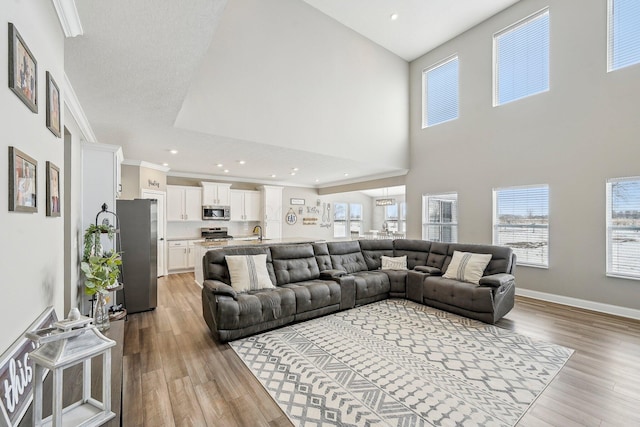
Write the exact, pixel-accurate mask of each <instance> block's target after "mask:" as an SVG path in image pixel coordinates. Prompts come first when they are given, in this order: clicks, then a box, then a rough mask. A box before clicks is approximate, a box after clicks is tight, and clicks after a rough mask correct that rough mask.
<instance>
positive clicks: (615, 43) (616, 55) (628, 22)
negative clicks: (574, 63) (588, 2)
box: [607, 0, 640, 71]
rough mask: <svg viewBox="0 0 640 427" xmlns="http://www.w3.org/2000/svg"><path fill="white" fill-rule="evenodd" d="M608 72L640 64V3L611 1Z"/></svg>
mask: <svg viewBox="0 0 640 427" xmlns="http://www.w3.org/2000/svg"><path fill="white" fill-rule="evenodd" d="M607 56H608V59H609V61H608V62H609V64H608V70H609V71H614V70H617V69H619V68H624V67H627V66H629V65H633V64H637V63H639V62H640V1H638V0H609V37H608V54H607Z"/></svg>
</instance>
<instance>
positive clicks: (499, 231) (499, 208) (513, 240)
mask: <svg viewBox="0 0 640 427" xmlns="http://www.w3.org/2000/svg"><path fill="white" fill-rule="evenodd" d="M493 206H494V208H493V244H495V245H502V246H509V247H510V248H511V249H513V251H514V253H515V254H516V256H517V258H518V264H519V265H530V266H535V267H548V266H549V186H548V185H536V186H527V187H508V188H499V189H495V190H493Z"/></svg>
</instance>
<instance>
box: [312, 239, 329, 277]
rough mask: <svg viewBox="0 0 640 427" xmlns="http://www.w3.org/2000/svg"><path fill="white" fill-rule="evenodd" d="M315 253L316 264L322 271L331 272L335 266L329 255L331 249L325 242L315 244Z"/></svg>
mask: <svg viewBox="0 0 640 427" xmlns="http://www.w3.org/2000/svg"><path fill="white" fill-rule="evenodd" d="M313 253H314V254H315V256H316V262H317V263H318V268H319V269H320V271H325V270H331V269H333V265H332V264H331V256H330V255H329V248H328V247H327V244H326V243H324V242H321V243H314V244H313Z"/></svg>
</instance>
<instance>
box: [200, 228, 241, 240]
mask: <svg viewBox="0 0 640 427" xmlns="http://www.w3.org/2000/svg"><path fill="white" fill-rule="evenodd" d="M200 236H201V237H202V238H204V240H206V241H207V242H219V241H223V240H229V239H233V236H230V235H229V234H228V233H227V227H202V228H201V229H200Z"/></svg>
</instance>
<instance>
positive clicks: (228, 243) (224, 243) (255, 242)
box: [195, 237, 324, 248]
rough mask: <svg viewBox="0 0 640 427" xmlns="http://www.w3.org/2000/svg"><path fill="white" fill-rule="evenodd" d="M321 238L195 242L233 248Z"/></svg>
mask: <svg viewBox="0 0 640 427" xmlns="http://www.w3.org/2000/svg"><path fill="white" fill-rule="evenodd" d="M322 241H324V240H323V239H311V238H308V237H284V238H281V239H264V240H262V241H260V240H258V239H253V240H237V239H230V240H224V241H217V242H196V243H195V245H196V246H202V247H203V248H223V247H224V248H233V247H240V246H269V245H283V244H288V243H289V244H293V243H315V242H322Z"/></svg>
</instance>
